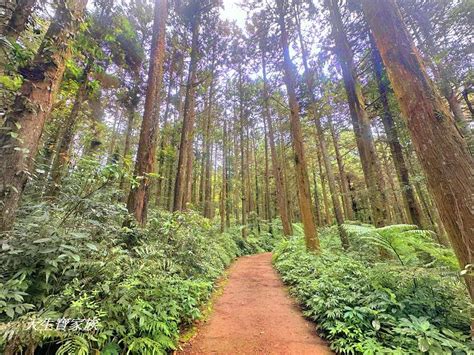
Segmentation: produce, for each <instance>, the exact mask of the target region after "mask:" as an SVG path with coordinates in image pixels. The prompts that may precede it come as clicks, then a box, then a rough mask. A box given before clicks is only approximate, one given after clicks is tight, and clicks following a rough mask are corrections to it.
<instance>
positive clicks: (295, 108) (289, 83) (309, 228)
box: [277, 0, 320, 252]
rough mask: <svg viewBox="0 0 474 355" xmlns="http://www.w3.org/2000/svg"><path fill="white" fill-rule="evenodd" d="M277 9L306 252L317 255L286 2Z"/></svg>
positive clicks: (316, 233) (280, 3)
mask: <svg viewBox="0 0 474 355" xmlns="http://www.w3.org/2000/svg"><path fill="white" fill-rule="evenodd" d="M277 6H278V22H279V26H280V31H281V33H280V43H281V48H282V52H283V70H284V81H285V86H286V90H287V93H288V103H289V107H290V131H291V137H292V143H293V150H294V154H295V156H294V159H295V168H296V186H297V189H298V202H299V207H300V213H301V219H302V222H303V227H304V234H305V243H306V248H307V249H308V250H309V251H313V252H317V251H319V249H320V245H319V238H318V232H317V229H316V225H315V223H314V216H313V211H312V208H311V193H310V189H309V179H308V171H307V167H306V157H305V151H304V143H303V134H302V132H301V124H300V118H299V114H300V112H299V111H300V108H299V104H298V100H297V98H296V91H295V82H296V78H295V68H294V64H293V63H292V61H291V57H290V50H289V44H288V33H287V29H286V24H285V9H284V6H283V0H277Z"/></svg>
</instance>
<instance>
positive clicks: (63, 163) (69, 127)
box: [48, 60, 92, 197]
mask: <svg viewBox="0 0 474 355" xmlns="http://www.w3.org/2000/svg"><path fill="white" fill-rule="evenodd" d="M91 67H92V61H91V60H89V61H88V63H87V65H86V67H85V69H84V72H83V74H82V78H81V79H80V84H79V89H78V90H77V93H76V98H75V100H74V104H73V105H72V109H71V112H70V113H69V115H68V116H67V119H66V120H65V122H63V126H64V129H63V131H62V135H61V138H60V139H59V142H58V145H57V148H56V154H55V157H54V161H53V166H52V168H51V186H50V189H49V193H48V195H49V196H50V197H54V196H57V194H58V193H59V190H60V188H61V180H62V178H63V177H64V174H65V170H66V169H67V167H68V165H69V163H70V160H71V149H72V143H73V140H74V135H75V133H76V127H77V123H78V120H79V114H80V113H81V109H82V105H83V103H84V101H86V99H87V91H88V88H87V85H88V83H89V81H88V78H87V77H88V75H89V72H90V70H91Z"/></svg>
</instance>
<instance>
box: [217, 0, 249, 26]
mask: <svg viewBox="0 0 474 355" xmlns="http://www.w3.org/2000/svg"><path fill="white" fill-rule="evenodd" d="M241 2H242V0H223V3H224V8H223V9H221V18H222V19H225V20H229V21H236V23H237V25H238V26H240V27H242V28H243V27H245V17H246V13H245V11H244V10H242V9H241V8H240V7H239V5H238V4H239V3H241Z"/></svg>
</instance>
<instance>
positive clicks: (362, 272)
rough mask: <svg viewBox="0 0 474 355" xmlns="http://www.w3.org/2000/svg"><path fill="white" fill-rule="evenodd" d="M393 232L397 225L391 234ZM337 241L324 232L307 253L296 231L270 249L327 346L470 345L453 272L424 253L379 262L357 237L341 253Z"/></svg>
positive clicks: (464, 348) (414, 349)
mask: <svg viewBox="0 0 474 355" xmlns="http://www.w3.org/2000/svg"><path fill="white" fill-rule="evenodd" d="M349 228H350V227H349ZM367 228H368V227H367ZM370 228H372V227H370ZM396 229H400V227H393V228H392V231H393V230H396ZM402 229H405V230H406V228H402ZM397 233H403V232H401V231H400V230H399V231H398V232H397ZM397 233H395V234H397ZM405 236H406V235H405ZM355 237H356V236H355V235H352V239H353V238H355ZM372 237H373V236H372ZM391 238H394V234H393V233H392V234H391ZM337 241H338V235H337V233H336V229H335V228H330V229H325V230H323V231H322V233H321V243H322V246H323V247H322V250H323V251H322V253H321V254H320V255H313V254H309V253H307V252H306V251H305V248H304V241H303V238H302V237H301V236H296V237H293V238H292V239H291V240H289V241H284V242H282V243H281V244H280V245H279V246H278V247H277V249H276V251H275V254H274V264H275V266H276V268H277V270H278V271H279V272H280V274H281V276H282V279H283V281H284V282H285V283H287V284H288V285H290V290H291V293H292V294H293V295H295V296H296V298H297V299H298V301H299V302H300V303H301V304H302V306H303V307H304V310H305V315H306V316H307V317H309V318H310V319H312V320H314V321H315V322H316V323H317V325H318V329H319V331H320V333H321V335H322V336H323V337H324V338H326V339H328V340H329V341H330V343H331V348H332V349H333V350H335V351H337V352H339V353H345V354H346V353H347V354H351V353H366V354H379V353H400V354H407V353H424V352H429V353H433V354H435V353H439V354H440V353H468V352H469V351H470V350H472V349H470V348H469V345H468V344H469V333H470V330H469V300H468V297H467V293H466V290H465V286H464V284H463V283H462V282H460V280H459V278H458V277H457V276H455V274H454V273H452V272H446V268H445V267H444V266H439V267H434V266H433V265H434V264H436V262H434V261H432V262H431V263H428V264H427V265H428V266H426V265H425V262H426V261H427V260H426V258H428V257H426V256H425V259H422V260H421V259H420V262H419V263H416V262H415V261H414V260H413V259H410V260H411V261H410V263H405V264H404V265H402V264H401V263H400V262H399V260H398V259H397V258H393V259H388V260H381V259H379V258H378V257H374V255H377V253H376V252H375V254H374V252H373V250H371V248H370V245H371V244H370V243H371V241H369V240H367V251H366V252H364V250H363V248H361V246H360V245H359V244H360V243H363V241H359V242H358V243H355V242H354V241H352V242H353V243H352V244H353V245H354V244H355V246H354V248H353V249H351V250H349V251H348V252H342V250H341V249H340V247H339V246H338V242H337ZM419 243H421V242H420V241H419ZM426 243H428V244H430V243H431V242H430V241H426ZM380 245H381V244H380V243H376V246H377V247H379V246H380ZM401 258H403V253H401ZM432 259H434V258H432ZM442 259H443V258H442ZM423 265H425V266H423Z"/></svg>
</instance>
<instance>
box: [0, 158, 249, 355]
mask: <svg viewBox="0 0 474 355" xmlns="http://www.w3.org/2000/svg"><path fill="white" fill-rule="evenodd" d="M81 164H82V165H81V166H80V167H79V169H78V170H77V172H76V174H77V175H78V176H75V177H73V178H71V182H70V183H69V184H68V185H67V186H65V187H64V188H63V189H62V191H63V193H62V194H61V195H60V196H59V199H58V200H57V201H56V203H49V204H46V203H43V204H34V201H29V202H27V203H26V204H25V205H24V206H23V209H22V211H21V213H20V218H19V223H17V224H16V226H15V229H14V230H13V231H11V232H9V233H8V234H7V235H5V236H4V237H3V238H1V239H0V244H1V249H2V254H1V256H0V275H1V277H0V324H1V329H0V331H1V333H2V335H3V340H1V341H0V352H2V351H1V349H2V348H3V352H6V353H8V352H9V353H15V352H17V351H18V352H19V351H21V350H23V351H24V350H25V349H28V350H30V351H32V350H34V349H35V348H36V349H37V351H39V352H40V353H55V352H57V353H58V354H87V353H93V351H96V350H97V351H100V352H101V353H103V354H119V353H123V352H127V351H129V352H131V353H134V354H162V353H163V354H164V353H167V352H168V351H169V350H171V349H174V348H175V344H176V342H177V340H178V336H179V330H180V328H181V327H183V326H186V325H187V324H189V323H191V322H193V321H194V320H195V319H197V318H199V317H200V315H201V312H200V307H201V306H202V304H203V303H204V302H205V301H206V300H207V299H208V298H209V296H210V294H211V292H212V290H213V287H214V283H215V281H216V279H217V278H218V277H219V276H220V275H222V273H223V271H224V269H225V267H226V266H227V265H229V264H230V263H231V261H232V260H233V259H234V258H235V257H236V256H238V255H241V254H244V253H249V252H254V251H255V250H257V247H256V246H254V245H253V244H252V243H253V242H251V241H244V240H243V239H242V238H241V237H240V232H239V231H238V230H231V231H230V232H228V233H223V234H221V233H220V232H219V230H218V228H217V227H215V226H214V225H212V224H211V222H210V221H209V220H207V219H205V218H203V217H201V216H199V215H198V214H196V213H193V212H188V213H173V214H172V213H168V212H162V211H150V212H149V214H150V216H149V223H148V224H147V226H146V227H145V228H138V227H136V226H130V227H122V223H123V221H124V220H126V218H127V213H126V209H125V206H124V205H123V204H121V203H118V202H116V201H117V196H118V194H117V191H116V190H115V189H114V187H113V186H114V184H113V182H114V181H117V180H118V179H119V178H120V173H119V172H118V171H117V170H116V167H115V166H108V167H106V168H105V169H103V168H100V166H99V165H97V164H96V163H94V162H93V161H92V162H87V161H86V162H81ZM27 201H28V200H27ZM48 324H49V325H52V327H46V325H48ZM86 326H87V327H88V329H84V328H85V327H86Z"/></svg>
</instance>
